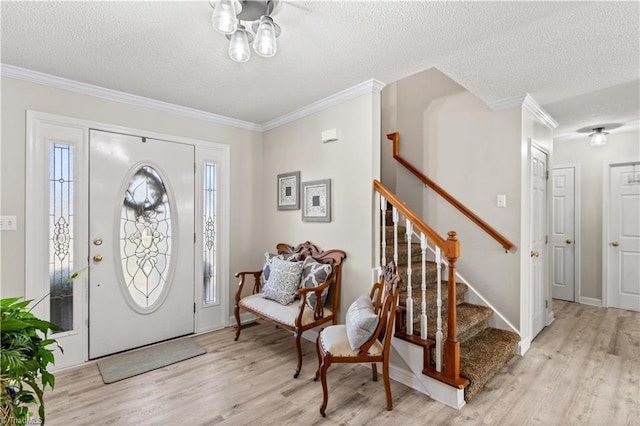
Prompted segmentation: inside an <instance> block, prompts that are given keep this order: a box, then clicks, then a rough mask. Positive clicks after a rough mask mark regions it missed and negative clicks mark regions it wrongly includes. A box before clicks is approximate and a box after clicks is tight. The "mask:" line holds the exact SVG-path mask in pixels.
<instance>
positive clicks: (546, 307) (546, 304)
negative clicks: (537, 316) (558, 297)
mask: <svg viewBox="0 0 640 426" xmlns="http://www.w3.org/2000/svg"><path fill="white" fill-rule="evenodd" d="M544 308H545V309H549V300H545V301H544Z"/></svg>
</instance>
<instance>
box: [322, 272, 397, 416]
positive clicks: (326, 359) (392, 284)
mask: <svg viewBox="0 0 640 426" xmlns="http://www.w3.org/2000/svg"><path fill="white" fill-rule="evenodd" d="M369 297H370V298H371V301H372V302H373V306H374V311H375V312H376V313H377V314H378V326H377V327H376V329H375V331H374V333H373V335H372V336H371V338H370V339H369V340H367V341H366V342H365V343H364V344H363V345H362V346H361V347H360V350H359V351H353V350H351V347H350V345H349V341H348V339H347V332H346V326H345V325H342V324H341V325H332V326H329V327H327V328H324V329H322V330H321V331H320V333H319V334H318V338H317V340H316V351H317V354H318V371H317V372H316V377H315V379H314V380H316V381H317V380H318V378H320V380H321V382H322V393H323V400H322V405H321V406H320V414H322V416H323V417H326V413H325V409H326V408H327V401H328V399H329V392H328V389H327V370H328V369H329V367H330V366H331V364H335V363H344V362H348V363H369V362H370V363H371V369H372V374H373V381H374V382H376V381H378V370H377V364H376V363H378V362H381V363H382V376H383V379H384V390H385V393H386V396H387V410H389V411H391V410H392V409H393V404H392V400H391V384H390V382H389V351H390V347H391V337H392V335H393V321H394V319H395V316H396V308H397V306H398V273H397V270H396V265H395V263H394V262H391V263H389V265H387V266H386V267H385V268H384V270H383V276H382V278H381V280H380V282H379V283H376V284H374V285H373V287H372V289H371V293H370V295H369Z"/></svg>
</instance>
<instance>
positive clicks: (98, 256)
mask: <svg viewBox="0 0 640 426" xmlns="http://www.w3.org/2000/svg"><path fill="white" fill-rule="evenodd" d="M93 261H94V262H101V261H102V256H101V255H99V254H96V255H95V256H93Z"/></svg>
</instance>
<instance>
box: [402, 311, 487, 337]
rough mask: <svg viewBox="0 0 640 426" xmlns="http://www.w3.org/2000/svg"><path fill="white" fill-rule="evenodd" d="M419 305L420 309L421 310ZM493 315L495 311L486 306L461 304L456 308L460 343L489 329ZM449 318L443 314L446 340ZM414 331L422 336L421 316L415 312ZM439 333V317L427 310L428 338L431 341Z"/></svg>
mask: <svg viewBox="0 0 640 426" xmlns="http://www.w3.org/2000/svg"><path fill="white" fill-rule="evenodd" d="M419 306H420V305H418V309H419ZM492 314H493V310H492V309H491V308H487V307H485V306H479V305H472V304H470V303H461V304H459V305H458V306H457V308H456V316H457V319H458V321H457V332H458V341H459V342H460V343H462V342H465V341H466V340H469V339H471V338H472V337H473V336H475V335H476V334H478V333H480V332H481V331H482V330H484V329H485V328H487V326H488V322H487V321H488V319H489V317H490V316H491V315H492ZM447 329H448V327H447V317H446V315H445V313H444V312H443V315H442V333H443V336H444V337H445V338H446V336H447ZM413 331H414V334H416V335H420V314H419V313H418V315H417V316H416V315H415V312H414V322H413ZM436 331H437V317H436V311H433V312H429V310H427V337H428V338H430V339H435V336H436Z"/></svg>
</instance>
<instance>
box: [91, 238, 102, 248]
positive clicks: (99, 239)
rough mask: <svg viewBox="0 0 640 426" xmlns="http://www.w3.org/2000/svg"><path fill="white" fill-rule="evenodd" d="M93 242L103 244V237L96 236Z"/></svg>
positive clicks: (97, 244)
mask: <svg viewBox="0 0 640 426" xmlns="http://www.w3.org/2000/svg"><path fill="white" fill-rule="evenodd" d="M93 244H94V245H96V246H99V245H102V238H95V239H94V240H93Z"/></svg>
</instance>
